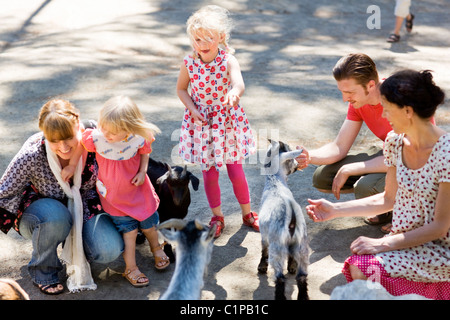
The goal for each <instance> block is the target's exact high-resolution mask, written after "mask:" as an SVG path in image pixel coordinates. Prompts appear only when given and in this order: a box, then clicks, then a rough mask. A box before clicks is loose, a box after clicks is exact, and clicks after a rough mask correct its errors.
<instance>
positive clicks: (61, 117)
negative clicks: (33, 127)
mask: <svg viewBox="0 0 450 320" xmlns="http://www.w3.org/2000/svg"><path fill="white" fill-rule="evenodd" d="M79 117H80V113H79V112H78V110H77V109H76V108H75V107H74V105H73V104H72V103H70V102H69V101H66V100H62V99H53V100H50V101H48V102H47V103H46V104H44V105H43V106H42V108H41V111H40V112H39V129H40V130H41V131H42V132H43V133H44V136H45V138H46V139H47V140H48V141H50V142H53V141H60V140H67V139H72V138H73V137H74V129H75V128H76V125H78V124H79Z"/></svg>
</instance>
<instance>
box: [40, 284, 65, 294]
mask: <svg viewBox="0 0 450 320" xmlns="http://www.w3.org/2000/svg"><path fill="white" fill-rule="evenodd" d="M33 284H34V285H35V286H36V287H38V289H39V291H41V292H42V293H44V294H48V295H51V296H55V295H57V294H61V293H63V292H64V286H63V285H62V284H61V283H60V282H58V283H52V284H47V285H45V284H37V283H34V282H33ZM59 285H60V286H61V287H62V289H59V290H56V291H50V289H56V288H58V286H59Z"/></svg>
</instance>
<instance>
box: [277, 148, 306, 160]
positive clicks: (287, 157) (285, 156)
mask: <svg viewBox="0 0 450 320" xmlns="http://www.w3.org/2000/svg"><path fill="white" fill-rule="evenodd" d="M302 152H303V149H300V150H294V151H289V152H283V153H282V154H280V162H281V163H282V162H284V161H287V160H290V159H295V158H297V157H298V156H299V155H301V154H302Z"/></svg>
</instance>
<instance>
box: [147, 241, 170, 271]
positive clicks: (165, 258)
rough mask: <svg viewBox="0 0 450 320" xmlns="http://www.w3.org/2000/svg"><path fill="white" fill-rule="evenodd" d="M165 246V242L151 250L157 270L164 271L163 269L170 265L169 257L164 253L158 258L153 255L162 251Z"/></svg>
mask: <svg viewBox="0 0 450 320" xmlns="http://www.w3.org/2000/svg"><path fill="white" fill-rule="evenodd" d="M166 244H167V242H165V241H164V242H163V244H161V245H159V246H157V247H155V248H151V251H152V253H153V257H154V258H155V268H156V269H158V270H164V269H165V268H167V267H168V266H169V264H170V260H169V257H168V256H167V255H166V254H165V253H164V256H163V257H159V256H157V255H156V254H155V253H156V251H158V250H163V248H164V246H165V245H166ZM161 262H164V264H163V265H160V263H161Z"/></svg>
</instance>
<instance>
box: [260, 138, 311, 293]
mask: <svg viewBox="0 0 450 320" xmlns="http://www.w3.org/2000/svg"><path fill="white" fill-rule="evenodd" d="M269 141H270V140H269ZM270 142H271V144H270V146H269V149H268V151H267V158H266V161H265V165H264V170H265V174H266V182H265V186H264V190H263V193H262V199H261V206H260V210H259V228H260V232H261V242H262V254H261V261H260V263H259V265H258V271H259V272H260V273H266V272H267V268H268V265H270V266H271V267H272V268H273V269H274V271H275V274H274V275H275V299H277V300H284V299H286V296H285V293H284V292H285V277H284V274H283V266H284V265H285V263H286V261H287V267H288V271H289V273H291V274H297V275H296V280H297V286H298V299H299V300H308V299H309V298H308V290H307V283H306V278H307V267H308V265H309V251H310V250H309V245H308V236H307V232H306V223H305V219H304V217H303V214H302V209H301V208H300V205H299V204H298V203H297V202H296V201H295V199H294V196H293V195H292V192H291V190H290V189H289V187H288V186H287V176H288V175H289V174H291V173H293V172H295V171H296V170H297V161H296V160H295V158H296V157H298V156H299V155H300V153H301V152H302V150H295V151H291V149H290V148H289V146H288V145H286V144H284V143H283V142H276V141H270Z"/></svg>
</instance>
